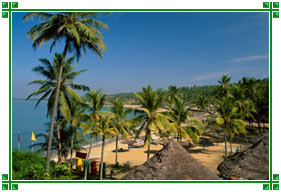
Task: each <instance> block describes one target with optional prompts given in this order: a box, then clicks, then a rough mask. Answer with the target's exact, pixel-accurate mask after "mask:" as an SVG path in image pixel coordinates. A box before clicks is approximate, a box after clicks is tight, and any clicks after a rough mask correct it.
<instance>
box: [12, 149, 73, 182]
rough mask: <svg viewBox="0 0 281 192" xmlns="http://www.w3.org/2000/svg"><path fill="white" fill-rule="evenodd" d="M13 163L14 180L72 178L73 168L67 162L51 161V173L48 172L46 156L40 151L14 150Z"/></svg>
mask: <svg viewBox="0 0 281 192" xmlns="http://www.w3.org/2000/svg"><path fill="white" fill-rule="evenodd" d="M12 165H13V166H12V169H13V180H50V179H58V180H68V179H72V173H71V169H70V168H69V167H68V166H67V165H65V164H55V163H54V162H51V164H50V173H49V174H48V173H46V172H45V165H46V158H45V157H43V155H42V154H41V153H38V152H31V151H14V152H13V156H12Z"/></svg>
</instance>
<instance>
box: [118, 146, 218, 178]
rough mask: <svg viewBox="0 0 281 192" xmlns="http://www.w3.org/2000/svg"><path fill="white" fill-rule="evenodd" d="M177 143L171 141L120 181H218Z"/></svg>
mask: <svg viewBox="0 0 281 192" xmlns="http://www.w3.org/2000/svg"><path fill="white" fill-rule="evenodd" d="M219 179H220V178H219V177H218V176H217V175H216V174H215V173H212V172H211V171H210V170H209V169H207V168H206V167H205V166H203V165H202V164H201V163H200V162H198V161H197V160H196V159H194V158H193V157H192V156H191V155H190V154H189V153H188V152H186V150H185V149H184V148H183V147H182V146H181V144H179V143H178V142H175V141H171V142H169V143H168V144H167V145H165V146H164V147H163V148H162V149H161V150H160V151H159V152H157V153H156V154H155V155H154V156H153V157H152V158H151V159H149V160H148V161H147V162H145V163H144V164H143V165H141V166H139V167H137V168H134V169H132V170H130V171H129V173H128V174H127V175H125V176H124V177H123V178H122V180H219Z"/></svg>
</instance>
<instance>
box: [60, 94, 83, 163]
mask: <svg viewBox="0 0 281 192" xmlns="http://www.w3.org/2000/svg"><path fill="white" fill-rule="evenodd" d="M79 100H80V99H79ZM84 111H85V108H83V107H82V104H81V103H80V102H79V101H77V100H75V99H74V98H71V101H70V106H66V105H64V106H63V107H62V108H61V112H62V114H63V116H64V118H65V119H66V120H67V122H68V123H69V125H70V127H69V132H70V136H71V141H70V167H71V168H72V163H73V162H72V156H73V147H74V140H76V139H77V138H78V136H79V128H80V125H81V123H82V121H83V116H84V115H83V112H84Z"/></svg>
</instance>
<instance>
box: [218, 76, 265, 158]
mask: <svg viewBox="0 0 281 192" xmlns="http://www.w3.org/2000/svg"><path fill="white" fill-rule="evenodd" d="M230 79H231V78H230V77H228V76H227V75H223V76H222V77H221V79H220V80H219V81H218V82H219V83H220V87H219V91H218V94H217V99H216V101H217V102H216V112H217V113H218V117H217V118H216V123H217V124H218V125H219V126H220V127H222V128H223V130H224V140H225V155H224V156H225V159H226V158H227V138H228V136H229V140H230V151H231V152H232V139H233V138H234V136H235V135H239V134H240V133H242V134H244V135H245V139H246V143H247V145H248V141H247V131H246V127H245V121H248V122H249V124H250V125H251V123H252V122H254V121H256V122H258V128H259V133H261V129H260V122H261V121H263V122H265V121H266V118H268V108H267V109H266V108H264V109H262V110H261V109H260V106H258V104H259V103H260V102H265V103H263V105H264V106H266V101H267V102H268V95H264V92H268V89H267V88H261V87H260V86H262V84H261V83H260V80H256V79H254V78H246V77H243V78H242V79H241V80H240V81H239V82H238V83H237V84H231V83H230ZM267 105H268V103H267ZM258 111H259V112H258Z"/></svg>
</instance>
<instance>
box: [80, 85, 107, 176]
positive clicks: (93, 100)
mask: <svg viewBox="0 0 281 192" xmlns="http://www.w3.org/2000/svg"><path fill="white" fill-rule="evenodd" d="M105 97H106V95H105V94H103V93H102V90H101V89H100V90H98V91H97V92H95V91H94V90H93V89H91V90H90V92H89V93H86V94H85V97H84V107H85V109H86V110H88V111H89V113H88V114H86V115H85V116H84V120H86V121H87V123H84V124H82V125H81V127H82V128H83V133H84V134H90V136H91V137H90V147H89V151H88V154H87V160H88V159H89V158H90V154H91V150H92V145H93V139H94V137H95V136H96V132H95V129H96V127H95V124H96V121H98V120H99V119H100V116H101V113H102V108H103V107H104V102H105ZM87 169H88V164H86V169H85V173H84V179H85V180H86V179H87Z"/></svg>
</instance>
